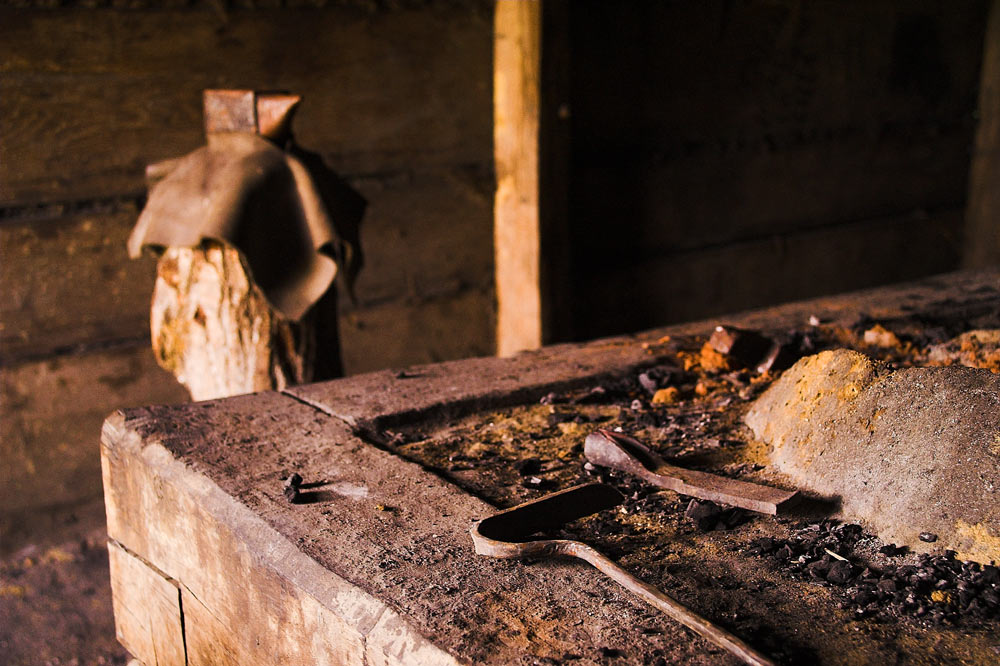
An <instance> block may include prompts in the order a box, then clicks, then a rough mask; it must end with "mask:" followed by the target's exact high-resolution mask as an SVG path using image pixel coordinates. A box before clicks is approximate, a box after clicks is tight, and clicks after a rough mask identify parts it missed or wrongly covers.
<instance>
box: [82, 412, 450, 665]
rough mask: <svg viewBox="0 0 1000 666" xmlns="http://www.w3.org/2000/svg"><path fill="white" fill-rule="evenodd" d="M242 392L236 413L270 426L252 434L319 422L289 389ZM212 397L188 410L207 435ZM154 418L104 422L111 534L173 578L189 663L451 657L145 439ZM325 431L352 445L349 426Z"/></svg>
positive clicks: (280, 432)
mask: <svg viewBox="0 0 1000 666" xmlns="http://www.w3.org/2000/svg"><path fill="white" fill-rule="evenodd" d="M237 400H238V401H239V404H240V405H241V406H242V408H240V409H238V410H237V411H236V412H230V415H231V416H235V417H236V419H237V420H239V421H245V422H252V421H254V420H257V419H261V420H260V421H259V423H260V424H261V425H264V423H270V424H271V427H263V428H261V429H260V430H259V432H260V433H261V434H265V433H266V435H267V436H268V437H275V438H278V439H280V440H281V441H284V442H287V441H289V440H296V439H297V440H299V441H301V440H302V438H303V436H304V434H305V433H309V432H312V431H313V429H314V428H316V427H317V426H319V425H320V424H319V423H318V422H317V421H316V412H315V410H313V409H311V408H309V407H307V406H305V405H301V404H298V403H295V402H293V401H291V400H290V399H289V398H287V397H285V396H280V395H277V394H273V393H262V394H257V395H254V396H246V397H243V398H238V399H237ZM215 404H220V403H204V405H203V406H202V407H191V410H193V411H188V412H187V413H188V415H189V416H190V417H192V418H193V420H192V421H189V425H192V426H194V428H195V431H199V432H201V433H202V436H203V437H208V438H211V437H212V435H211V433H210V430H200V428H199V425H198V423H201V424H202V425H206V424H207V422H204V421H203V420H202V418H201V416H202V415H210V414H214V410H215V408H214V407H212V405H215ZM206 409H207V411H205V410H206ZM223 409H225V408H223ZM279 413H280V414H281V418H276V419H271V418H269V416H268V415H276V414H279ZM151 415H152V414H151V413H148V412H146V413H143V414H136V415H135V416H138V420H135V419H134V418H133V419H126V418H123V416H122V415H121V414H118V415H115V416H113V417H112V418H110V419H109V420H108V421H107V423H106V424H105V428H104V435H103V439H102V441H103V445H102V465H103V470H104V482H105V496H106V498H107V506H108V534H109V536H111V538H113V539H115V540H117V541H119V542H120V543H122V544H125V545H126V547H127V548H128V549H129V550H130V551H132V552H134V553H136V554H137V555H140V556H141V557H142V558H143V559H145V560H147V561H149V562H150V563H151V564H153V565H154V566H156V567H157V568H158V569H161V570H162V571H163V572H164V573H165V574H166V575H169V576H170V577H172V578H174V579H175V580H177V581H179V582H180V585H181V597H182V603H183V607H184V617H185V624H184V626H185V635H186V637H187V650H188V663H189V664H191V665H192V666H194V665H195V664H271V663H282V664H291V665H297V664H302V665H305V664H314V663H384V662H387V663H393V664H418V663H428V664H450V663H454V660H453V659H452V658H451V657H450V656H448V655H447V654H446V653H444V652H442V651H441V650H440V649H438V648H435V647H434V646H433V645H431V644H430V643H429V642H428V641H426V640H424V639H423V638H422V637H421V636H420V634H419V633H415V632H413V630H412V629H411V628H410V627H409V626H408V623H407V622H405V621H402V620H401V619H400V618H399V616H398V615H397V613H396V611H395V610H393V609H391V608H389V607H387V606H386V605H385V604H384V603H382V602H380V601H378V600H376V599H375V598H373V597H372V596H371V595H370V594H368V593H367V592H365V591H364V590H363V589H362V588H361V587H359V586H355V585H354V584H351V583H350V582H348V581H346V580H345V579H343V578H342V577H341V576H339V575H338V574H336V573H335V572H333V571H331V570H329V569H327V568H325V567H322V566H321V565H320V564H318V563H317V562H316V561H315V560H314V559H313V558H312V557H310V556H309V555H307V554H305V553H303V552H301V551H300V550H299V549H298V548H297V547H296V545H295V544H294V543H292V542H291V541H289V540H287V539H285V538H283V537H282V536H281V535H280V534H278V533H276V532H275V531H274V529H273V527H271V526H270V525H268V523H267V522H265V521H264V520H262V519H261V518H260V517H258V516H255V515H253V514H252V513H251V512H250V511H248V510H247V509H246V508H245V507H243V506H241V505H240V503H239V502H238V501H237V500H236V499H234V498H233V497H231V496H230V495H228V494H227V493H225V492H224V491H223V490H222V489H221V488H220V487H219V486H217V485H216V484H215V483H214V482H213V481H211V480H210V479H208V478H207V477H204V476H201V475H200V474H197V473H192V471H191V470H189V469H186V466H185V465H184V463H182V462H181V461H179V460H178V459H176V458H175V457H174V455H173V454H172V453H171V452H170V451H169V450H168V449H167V448H164V446H163V445H162V444H158V443H154V442H152V441H148V442H147V441H144V440H143V439H142V438H141V437H140V436H139V432H140V431H143V430H145V431H147V432H148V431H149V428H155V425H154V423H153V422H152V421H150V420H149V419H148V417H149V416H151ZM209 418H210V419H212V418H214V416H210V417H209ZM230 424H231V425H232V424H233V423H232V422H231V423H230ZM321 427H322V426H321ZM195 431H190V432H189V434H192V433H194V432H195ZM248 434H250V433H249V431H247V432H245V433H242V432H241V433H240V434H239V435H238V437H239V438H240V439H245V438H246V435H248ZM329 434H330V435H331V436H332V437H333V439H332V440H331V441H332V442H335V443H336V444H345V443H349V435H347V434H346V433H345V432H344V431H339V432H330V433H329ZM202 441H203V442H204V441H207V440H202ZM190 443H191V444H193V445H195V446H198V444H197V443H196V442H194V441H193V440H192V441H191V442H190ZM272 449H273V447H272ZM258 471H260V472H264V469H263V467H258ZM270 473H271V472H267V474H270ZM279 481H280V480H279ZM277 492H278V496H280V489H279V490H278V491H277ZM281 501H282V502H283V503H285V504H287V503H286V502H284V499H283V498H282V499H281ZM393 617H394V618H396V620H395V622H389V621H388V618H393ZM366 659H367V660H368V661H367V662H366V661H365V660H366Z"/></svg>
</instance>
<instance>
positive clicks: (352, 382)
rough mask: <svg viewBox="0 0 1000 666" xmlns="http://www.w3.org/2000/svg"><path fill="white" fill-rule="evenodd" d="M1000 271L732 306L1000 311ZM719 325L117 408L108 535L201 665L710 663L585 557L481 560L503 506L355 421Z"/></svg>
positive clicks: (628, 361)
mask: <svg viewBox="0 0 1000 666" xmlns="http://www.w3.org/2000/svg"><path fill="white" fill-rule="evenodd" d="M998 276H1000V273H998V272H997V271H991V272H987V271H984V272H981V273H970V274H964V275H962V274H959V275H950V276H943V277H941V278H937V279H934V280H925V281H923V282H920V283H916V284H910V285H903V286H897V287H893V288H891V289H879V290H872V291H868V292H863V293H857V294H850V295H843V296H838V297H833V298H829V299H822V300H817V301H811V302H805V303H797V304H792V305H788V306H782V307H780V308H773V309H770V310H767V311H762V312H756V313H745V314H743V315H737V316H733V317H731V318H729V320H730V321H732V323H733V324H734V325H744V326H767V327H768V329H769V330H770V329H773V330H783V329H785V328H787V327H789V326H793V325H796V324H799V325H801V323H802V322H804V321H806V320H807V319H808V316H809V315H811V314H812V315H817V316H819V317H821V318H823V319H824V321H836V322H838V323H842V324H848V323H850V322H853V321H855V320H856V318H857V317H858V315H859V312H860V311H862V310H865V311H868V312H871V313H872V314H873V315H874V316H880V317H890V318H891V317H894V316H901V315H903V314H904V313H906V314H907V315H909V316H916V315H917V314H919V313H921V312H923V313H927V314H930V313H932V312H938V313H940V312H942V309H941V308H942V304H941V300H942V299H943V298H948V299H951V300H952V301H953V303H954V305H955V306H956V307H959V306H967V305H970V304H975V303H977V302H979V303H980V304H983V305H987V306H989V307H995V304H996V299H997V290H996V284H997V279H998ZM711 323H714V322H704V321H703V322H699V323H696V324H690V325H684V326H679V327H675V328H671V329H664V330H660V331H649V332H646V333H644V334H642V335H640V336H637V337H633V338H620V339H615V340H604V341H599V342H595V343H588V344H585V345H562V346H559V347H548V348H545V349H542V350H539V351H536V352H527V353H525V354H523V355H519V356H516V357H513V358H484V359H470V360H466V361H458V362H452V363H446V364H440V365H435V366H430V367H424V368H415V369H412V370H413V371H412V372H411V373H410V374H409V375H408V376H405V377H398V376H395V375H394V373H390V372H380V373H373V374H371V375H367V376H358V377H349V378H346V379H343V380H338V381H335V382H328V383H324V384H319V385H315V386H312V387H299V388H296V389H294V390H290V391H289V392H288V394H289V395H276V394H273V393H264V394H257V395H251V396H240V397H237V398H231V399H227V400H222V401H212V402H207V403H201V404H195V405H179V406H175V407H151V408H142V409H136V410H129V411H127V412H125V413H119V414H116V415H114V416H113V417H112V418H110V419H109V420H108V421H107V422H106V424H105V427H104V431H103V433H104V435H103V444H102V460H103V465H104V468H103V469H104V479H105V484H106V488H107V493H106V496H107V498H108V529H109V533H110V535H111V536H112V538H115V539H116V540H118V541H120V542H121V543H122V544H125V545H126V546H127V547H128V548H129V550H131V551H132V552H135V553H136V554H138V555H140V556H141V557H142V558H143V559H145V560H147V561H149V562H150V563H151V564H153V565H154V566H156V567H157V568H159V569H161V570H162V571H163V572H164V573H165V574H167V575H169V576H171V577H172V578H174V579H176V580H177V581H179V582H180V585H181V594H182V599H183V607H184V609H185V621H186V622H185V627H186V628H187V627H192V629H191V630H190V631H191V633H189V634H188V636H189V641H188V647H189V656H191V657H192V659H191V663H192V664H193V663H202V662H201V661H200V659H201V658H202V657H204V659H206V660H210V661H213V662H215V663H243V664H256V663H276V662H278V663H290V664H298V663H311V662H320V663H323V661H324V659H328V660H330V661H338V662H340V663H368V664H383V663H401V662H402V663H405V662H406V661H407V660H408V661H410V663H437V662H439V661H452V660H455V661H457V660H459V659H460V660H462V661H464V662H467V663H497V664H508V663H518V662H521V661H525V660H527V661H531V660H533V659H537V660H538V661H546V660H553V661H558V660H561V659H564V657H565V655H566V654H579V655H581V660H588V659H593V660H594V661H598V660H600V659H603V658H605V656H606V653H605V654H602V653H601V652H599V651H598V649H597V647H598V646H607V647H608V648H613V649H615V651H616V654H617V655H618V657H620V658H621V662H622V663H636V664H639V663H652V662H653V661H654V660H655V659H656V658H657V657H662V658H665V659H667V661H668V663H717V662H719V659H720V655H719V654H717V653H712V652H709V650H711V647H710V646H709V645H707V644H706V643H704V642H702V641H701V639H699V638H697V637H692V636H690V635H688V634H687V633H681V634H678V628H677V626H676V625H675V624H673V623H672V622H671V621H670V620H668V619H666V618H665V617H663V616H661V615H658V614H655V613H654V614H651V613H650V610H649V608H648V607H647V606H645V605H644V604H643V603H642V602H641V601H640V600H638V599H636V598H635V597H633V596H632V595H630V594H628V593H627V592H624V591H623V590H621V589H620V588H618V587H617V586H616V585H614V584H613V583H611V582H609V581H607V580H604V579H603V578H602V577H597V576H595V575H594V574H593V571H592V570H590V569H586V568H583V567H580V566H575V565H573V564H568V563H565V562H552V563H549V564H545V565H538V564H536V565H534V566H525V565H524V564H523V563H517V562H504V561H496V560H491V559H487V558H482V557H479V556H476V555H475V553H474V548H473V544H472V541H471V539H470V538H469V527H470V525H471V524H472V522H473V521H474V520H475V519H477V518H482V517H484V516H486V515H488V514H490V513H492V512H493V511H495V507H492V506H490V505H488V504H487V503H485V502H483V501H482V500H480V499H477V498H475V497H473V496H471V495H469V494H468V493H466V492H464V491H462V490H460V489H459V488H458V487H456V486H455V485H453V484H450V483H448V482H447V481H445V480H444V479H443V478H441V477H440V476H437V475H435V474H433V473H431V472H430V471H429V470H427V469H425V468H423V467H421V466H420V465H418V464H415V463H413V462H409V461H407V460H404V459H402V458H400V457H397V456H393V455H391V454H389V453H388V452H386V451H383V450H380V449H378V448H376V447H374V446H371V445H369V444H367V443H366V442H364V441H362V440H360V439H359V438H358V437H357V435H356V433H355V432H354V431H352V428H351V426H349V425H348V424H347V423H345V422H344V421H348V420H350V419H352V418H353V419H354V421H355V422H358V421H362V420H367V421H369V422H379V423H381V424H383V425H387V424H389V423H391V422H393V420H394V419H395V420H396V422H398V421H399V420H404V421H406V422H407V423H410V424H411V425H413V424H416V423H419V422H420V420H421V419H433V418H438V417H448V416H449V415H459V414H468V413H470V412H471V411H474V410H477V409H491V407H490V406H491V405H492V406H493V407H495V406H497V405H500V404H515V403H514V402H505V401H517V403H518V404H523V402H524V401H527V400H531V399H532V393H533V392H537V391H538V390H543V389H544V387H545V386H546V385H548V386H552V383H553V382H563V385H565V384H566V382H572V381H581V380H582V381H587V379H586V378H587V377H589V378H590V380H591V381H592V379H593V377H594V376H595V373H597V372H601V371H605V372H608V371H617V372H619V373H628V374H632V373H634V368H635V364H636V363H641V362H642V361H643V360H644V359H646V360H648V361H650V362H656V360H657V359H656V358H654V357H653V356H652V355H651V354H650V353H649V350H648V349H647V348H646V347H644V346H643V343H644V342H650V341H655V340H657V339H658V338H659V337H660V336H661V335H663V334H665V333H669V334H672V335H680V334H693V333H695V332H696V331H697V332H700V333H701V334H704V333H705V332H706V331H708V330H710V326H711ZM290 395H295V397H296V399H295V400H293V399H292V398H291V397H289V396H290ZM534 397H535V398H536V399H537V393H535V394H534ZM475 400H479V402H474V401H475ZM306 402H311V403H313V404H303V403H306ZM430 408H435V409H436V411H434V412H433V413H431V412H429V411H428V410H429V409H430ZM342 419H343V420H342ZM291 471H301V472H303V474H304V475H306V480H307V481H311V480H313V479H315V480H316V481H317V482H319V485H317V486H314V487H312V488H311V489H310V492H314V493H316V495H315V496H314V500H315V501H310V502H306V503H302V504H294V505H293V504H290V503H288V502H287V501H285V499H284V497H283V496H282V494H281V480H282V478H283V477H287V475H288V474H289V473H291ZM387 508H391V509H392V510H380V509H387ZM744 592H746V593H747V594H751V595H755V594H759V590H758V591H757V592H753V591H747V590H744ZM692 594H693V595H695V594H696V593H692ZM189 598H190V599H191V601H190V603H189ZM755 598H756V597H755ZM684 601H685V603H690V604H691V605H692V606H693V607H695V608H696V609H697V607H698V604H699V601H698V599H697V597H696V596H692V597H691V598H689V599H684ZM189 609H190V614H189ZM806 621H808V619H807V620H806ZM636 627H642V628H644V629H645V630H644V631H637V630H636ZM196 636H199V637H198V638H195V637H196ZM425 637H432V640H428V639H427V638H425ZM845 638H846V640H847V641H851V640H853V638H852V637H849V636H848V637H845ZM435 646H436V647H435ZM893 649H895V648H893ZM307 651H308V658H307V656H306V654H307ZM451 655H454V657H452V656H451ZM664 655H666V656H664ZM195 657H197V658H195ZM307 659H308V661H307Z"/></svg>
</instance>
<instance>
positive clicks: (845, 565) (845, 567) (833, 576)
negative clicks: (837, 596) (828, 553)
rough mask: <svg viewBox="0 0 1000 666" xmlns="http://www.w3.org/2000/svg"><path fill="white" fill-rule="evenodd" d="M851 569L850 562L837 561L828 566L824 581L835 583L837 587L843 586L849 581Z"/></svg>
mask: <svg viewBox="0 0 1000 666" xmlns="http://www.w3.org/2000/svg"><path fill="white" fill-rule="evenodd" d="M852 570H853V567H851V563H850V562H846V561H844V560H837V561H836V562H834V563H833V564H831V565H830V571H829V572H827V574H826V579H827V580H828V581H830V582H831V583H836V584H837V585H843V584H844V583H846V582H847V581H849V580H850V579H851V572H852Z"/></svg>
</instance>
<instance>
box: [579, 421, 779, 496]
mask: <svg viewBox="0 0 1000 666" xmlns="http://www.w3.org/2000/svg"><path fill="white" fill-rule="evenodd" d="M583 453H584V455H586V456H587V460H589V461H590V462H591V463H593V464H594V465H601V466H602V467H610V468H611V469H617V470H620V471H622V472H628V473H629V474H632V475H634V476H637V477H639V478H640V479H642V480H643V481H646V482H648V483H652V484H653V485H654V486H659V487H660V488H667V489H668V490H673V491H674V492H677V493H680V494H681V495H690V496H691V497H697V498H699V499H705V500H711V501H713V502H721V503H723V504H729V505H732V506H738V507H740V508H742V509H749V510H750V511H758V512H760V513H767V514H770V515H772V516H774V515H777V514H778V512H779V511H781V510H782V509H784V508H787V507H788V506H789V505H790V504H791V502H792V499H793V498H795V497H796V496H797V495H798V492H797V491H794V490H781V489H780V488H772V487H771V486H765V485H761V484H759V483H749V482H747V481H737V480H736V479H727V478H726V477H724V476H717V475H715V474H709V473H708V472H699V471H696V470H691V469H684V468H683V467H677V466H676V465H671V464H669V463H667V462H665V461H664V460H663V459H662V458H660V456H658V455H656V453H655V452H654V451H653V450H652V449H650V448H649V447H648V446H646V445H645V444H643V443H641V442H639V441H638V440H636V439H633V438H632V437H628V436H626V435H622V434H620V433H617V432H612V431H610V430H605V429H601V430H595V431H594V432H592V433H591V434H589V435H587V439H586V440H584V442H583Z"/></svg>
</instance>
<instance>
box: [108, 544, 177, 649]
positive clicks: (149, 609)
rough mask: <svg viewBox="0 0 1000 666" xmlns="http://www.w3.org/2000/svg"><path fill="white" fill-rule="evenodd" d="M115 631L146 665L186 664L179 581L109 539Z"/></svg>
mask: <svg viewBox="0 0 1000 666" xmlns="http://www.w3.org/2000/svg"><path fill="white" fill-rule="evenodd" d="M108 560H109V565H110V568H111V589H112V597H111V598H112V603H113V604H114V610H115V634H116V635H117V638H118V641H119V642H120V643H121V644H122V645H124V646H125V649H127V650H128V651H129V652H130V653H131V654H132V656H134V657H136V658H138V659H139V660H141V661H142V663H143V665H144V666H186V658H185V654H184V653H185V649H184V627H183V624H182V618H183V615H182V613H181V591H180V589H178V587H177V583H176V582H174V581H172V580H170V579H169V578H167V577H166V576H164V575H163V574H162V573H161V572H159V571H157V570H156V569H155V568H153V567H151V566H149V564H147V563H146V562H143V561H142V560H141V559H139V558H138V557H136V556H135V555H133V554H132V553H129V552H128V551H127V550H125V549H124V548H122V547H121V545H120V544H118V543H116V542H114V541H109V542H108Z"/></svg>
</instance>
